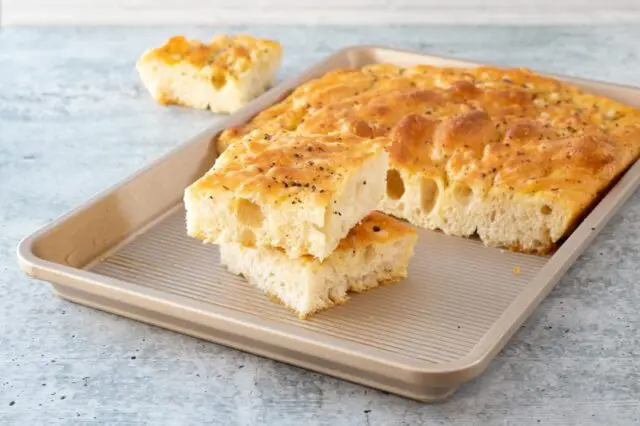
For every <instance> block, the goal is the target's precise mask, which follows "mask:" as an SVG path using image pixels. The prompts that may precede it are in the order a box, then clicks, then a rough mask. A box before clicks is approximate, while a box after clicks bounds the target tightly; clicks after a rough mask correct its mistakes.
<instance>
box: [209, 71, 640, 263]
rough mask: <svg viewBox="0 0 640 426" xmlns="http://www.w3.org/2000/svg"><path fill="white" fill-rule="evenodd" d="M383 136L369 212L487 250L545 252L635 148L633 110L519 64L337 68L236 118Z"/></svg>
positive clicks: (254, 125) (223, 143)
mask: <svg viewBox="0 0 640 426" xmlns="http://www.w3.org/2000/svg"><path fill="white" fill-rule="evenodd" d="M282 130H286V131H288V132H295V133H297V134H301V135H343V136H344V135H357V136H360V137H362V138H364V140H363V142H364V143H368V142H367V138H378V137H384V138H386V139H387V141H388V144H387V146H386V149H387V150H388V152H389V170H388V172H387V190H386V194H385V197H384V199H383V200H382V201H381V203H380V204H379V206H378V208H379V209H380V210H381V211H383V212H385V213H388V214H392V215H394V216H396V217H399V218H403V219H406V220H408V221H409V222H411V223H412V224H414V225H416V226H420V227H424V228H428V229H440V230H442V231H444V232H445V233H447V234H450V235H457V236H464V237H467V236H471V235H474V234H477V235H478V236H479V237H480V239H481V240H482V241H483V242H484V243H485V244H486V245H489V246H499V247H507V248H510V249H512V250H516V251H522V252H531V253H537V254H546V253H549V252H552V251H553V250H554V248H555V247H556V246H557V244H558V243H559V242H560V241H561V240H562V239H563V238H564V237H566V236H567V235H568V234H569V233H570V232H571V230H572V229H573V228H574V226H575V225H576V224H577V222H578V221H579V220H580V219H581V217H582V216H583V215H584V214H585V213H586V212H587V211H588V209H589V207H590V206H591V205H593V203H594V202H595V201H597V200H598V199H599V196H600V195H601V194H602V192H603V191H604V190H606V189H607V188H608V187H609V186H610V184H611V183H612V182H613V181H614V180H615V179H616V177H618V176H619V175H620V174H621V173H622V172H624V171H625V170H626V169H627V168H628V167H629V166H630V165H631V164H633V162H634V161H635V160H637V159H638V156H639V155H640V112H639V111H638V110H637V109H635V108H632V107H629V106H626V105H623V104H621V103H618V102H616V101H613V100H610V99H607V98H604V97H601V96H597V95H593V94H589V93H585V92H584V91H582V90H581V89H579V88H578V87H576V86H573V85H571V84H568V83H566V82H562V81H559V80H556V79H553V78H549V77H545V76H542V75H539V74H537V73H534V72H532V71H530V70H527V69H499V68H494V67H475V68H444V67H435V66H426V65H420V66H415V67H411V68H401V67H397V66H394V65H387V64H378V65H371V66H366V67H363V68H360V69H340V70H335V71H332V72H330V73H328V74H326V75H325V76H323V77H321V78H318V79H315V80H312V81H309V82H307V83H306V84H304V85H302V86H300V87H299V88H297V89H296V90H295V91H294V92H293V93H292V94H291V95H289V96H288V97H287V98H286V99H284V100H283V101H282V102H280V103H278V104H276V105H274V106H272V107H271V108H268V109H266V110H265V111H263V112H262V113H260V114H258V115H257V116H256V117H254V119H253V120H251V121H250V122H249V123H247V124H246V125H244V126H241V127H237V128H231V129H227V130H226V131H225V132H223V133H222V134H221V135H220V137H219V138H218V142H217V143H218V147H219V149H220V150H224V149H226V147H227V146H228V145H229V144H230V143H233V142H234V141H236V140H239V139H242V138H243V137H246V136H248V135H252V134H261V133H265V132H266V133H269V132H278V131H282Z"/></svg>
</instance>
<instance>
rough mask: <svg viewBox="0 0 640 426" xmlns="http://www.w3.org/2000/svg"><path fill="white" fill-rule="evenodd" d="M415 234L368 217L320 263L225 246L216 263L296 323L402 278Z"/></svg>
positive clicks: (385, 220)
mask: <svg viewBox="0 0 640 426" xmlns="http://www.w3.org/2000/svg"><path fill="white" fill-rule="evenodd" d="M416 240H417V235H416V231H415V230H414V229H413V228H412V227H411V226H410V225H409V224H407V223H405V222H402V221H400V220H398V219H395V218H392V217H390V216H387V215H384V214H382V213H379V212H372V213H370V214H369V215H367V216H366V217H365V218H364V219H363V220H362V222H360V223H359V224H358V225H356V226H355V227H354V228H353V229H352V230H351V232H349V235H348V236H347V237H345V238H344V239H343V240H342V241H341V242H340V244H339V246H338V248H337V249H336V250H335V251H334V252H333V253H332V254H331V255H330V256H329V257H327V258H326V259H325V260H324V262H320V261H318V259H315V258H313V257H310V256H304V257H302V258H299V259H290V258H289V257H288V256H287V255H286V254H285V253H283V252H282V250H278V249H275V248H265V247H248V246H245V245H242V244H237V243H231V244H222V245H221V246H220V260H221V263H222V264H223V265H225V266H227V267H228V268H229V270H230V271H231V272H233V273H235V274H242V275H243V276H244V277H245V278H246V279H247V280H248V281H249V282H250V283H252V284H253V285H255V286H256V287H258V288H259V289H260V290H262V291H263V292H265V293H267V294H268V295H269V296H271V297H272V298H273V299H275V300H277V301H279V302H280V303H282V304H284V305H285V306H286V307H287V308H289V309H290V310H292V311H294V312H295V313H297V314H298V315H299V316H300V318H306V317H307V316H309V315H311V314H313V313H315V312H318V311H320V310H323V309H326V308H329V307H331V306H333V305H334V304H337V303H344V302H346V301H347V299H348V293H349V292H362V291H365V290H369V289H372V288H374V287H377V286H378V285H379V284H381V283H391V282H395V281H399V280H401V279H403V278H405V277H406V276H407V266H408V264H409V261H410V259H411V257H412V256H413V250H414V245H415V243H416Z"/></svg>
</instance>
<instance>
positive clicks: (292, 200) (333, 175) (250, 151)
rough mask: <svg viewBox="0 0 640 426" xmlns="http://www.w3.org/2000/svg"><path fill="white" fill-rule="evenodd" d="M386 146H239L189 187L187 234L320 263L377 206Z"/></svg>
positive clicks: (318, 141)
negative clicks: (277, 250) (271, 249)
mask: <svg viewBox="0 0 640 426" xmlns="http://www.w3.org/2000/svg"><path fill="white" fill-rule="evenodd" d="M385 145H387V141H386V139H384V138H376V139H368V140H367V141H366V142H365V141H364V140H363V139H362V138H359V137H358V136H354V135H347V136H302V135H297V134H292V133H286V132H284V133H278V134H264V135H261V137H260V138H251V137H249V138H246V139H243V140H240V141H238V142H237V143H235V144H233V145H231V146H230V147H229V148H228V149H227V150H226V151H225V152H224V153H223V154H222V155H221V156H220V157H218V159H217V160H216V163H215V165H214V166H213V168H212V169H211V170H210V171H209V172H208V173H207V174H206V175H205V176H203V177H201V178H200V179H199V180H198V181H196V182H195V183H193V184H192V185H191V186H189V187H188V188H187V189H186V191H185V196H184V201H185V206H186V209H187V231H188V234H189V235H191V236H193V237H196V238H200V239H202V240H204V241H206V242H211V243H216V244H220V243H229V242H238V243H242V244H244V245H249V246H252V245H257V246H273V247H279V248H281V249H283V250H284V251H285V252H286V253H287V255H288V256H289V257H291V258H297V257H300V256H302V255H311V256H314V257H317V258H318V259H320V260H322V259H324V258H326V257H327V256H329V255H330V254H331V252H332V251H333V250H334V249H335V248H336V247H337V245H338V243H339V242H340V240H341V239H342V238H343V237H344V236H346V235H347V233H348V232H349V230H350V229H351V228H352V227H353V226H354V225H355V224H356V223H358V222H359V221H360V220H361V219H362V218H363V217H364V216H366V214H367V213H369V212H370V211H372V210H374V209H375V207H376V206H377V205H378V203H379V202H380V201H381V200H382V197H383V196H384V191H385V176H386V172H387V167H388V155H387V153H386V151H385V150H384V147H385Z"/></svg>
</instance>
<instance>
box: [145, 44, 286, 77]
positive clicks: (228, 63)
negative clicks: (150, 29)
mask: <svg viewBox="0 0 640 426" xmlns="http://www.w3.org/2000/svg"><path fill="white" fill-rule="evenodd" d="M281 50H282V47H281V46H280V44H279V43H278V42H276V41H272V40H266V39H261V38H257V37H253V36H249V35H244V34H241V35H237V36H229V35H224V34H222V35H218V36H215V37H213V38H212V39H211V41H210V42H209V43H203V42H200V41H198V40H193V39H188V38H186V37H184V36H181V35H178V36H173V37H171V38H169V40H167V42H166V43H165V44H164V45H162V46H160V47H158V48H155V49H150V50H149V51H147V52H146V53H145V55H144V56H143V58H142V60H144V61H149V60H157V61H160V62H163V63H165V64H168V65H173V64H177V63H183V62H184V63H188V64H190V65H193V66H194V67H196V68H199V69H204V68H206V69H209V70H210V71H211V78H212V81H213V83H214V84H215V85H216V86H217V87H220V86H223V85H224V83H225V80H226V79H227V78H236V77H237V76H238V75H239V74H241V73H243V72H245V71H247V70H248V69H249V68H250V67H251V66H252V65H253V64H254V63H255V62H256V61H257V60H259V59H260V58H263V57H265V56H267V55H270V54H271V53H272V52H274V51H275V52H281Z"/></svg>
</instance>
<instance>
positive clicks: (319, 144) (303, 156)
mask: <svg viewBox="0 0 640 426" xmlns="http://www.w3.org/2000/svg"><path fill="white" fill-rule="evenodd" d="M386 144H387V140H386V139H384V138H378V139H373V140H369V139H367V140H366V142H365V140H364V139H362V138H360V137H358V136H354V135H344V136H341V135H336V136H304V135H299V134H295V133H289V132H280V133H277V134H262V135H261V137H259V138H258V137H255V138H254V137H247V138H245V139H243V140H241V141H239V142H237V143H235V144H233V145H231V146H230V147H229V148H228V149H227V150H226V151H225V152H224V153H223V154H222V155H221V156H220V157H219V158H218V160H217V161H216V164H215V166H214V167H213V168H212V169H211V170H210V171H209V172H208V173H207V175H205V176H204V177H203V178H201V179H200V180H199V181H197V182H196V183H194V184H193V186H192V191H196V192H202V193H206V192H207V191H220V190H225V191H233V192H234V193H235V194H236V196H240V197H243V196H244V197H248V198H250V199H254V198H261V200H254V201H261V204H262V203H265V202H273V203H274V204H278V203H291V204H298V203H304V204H305V205H306V204H307V203H311V204H312V205H323V204H326V203H327V202H328V201H329V200H330V199H331V198H332V197H333V196H334V195H335V193H336V191H338V190H339V189H340V185H341V184H342V183H344V182H345V178H346V177H347V176H348V175H349V174H350V172H352V171H355V170H357V169H358V168H359V167H361V165H362V164H363V163H364V162H365V161H367V160H369V159H371V158H373V157H375V156H378V155H380V154H381V153H383V150H384V146H385V145H386Z"/></svg>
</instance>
